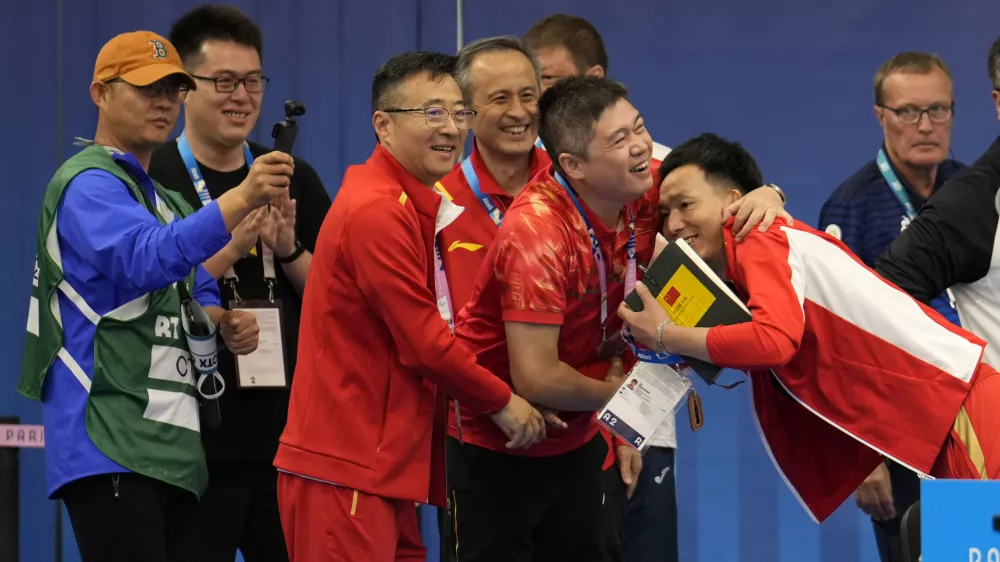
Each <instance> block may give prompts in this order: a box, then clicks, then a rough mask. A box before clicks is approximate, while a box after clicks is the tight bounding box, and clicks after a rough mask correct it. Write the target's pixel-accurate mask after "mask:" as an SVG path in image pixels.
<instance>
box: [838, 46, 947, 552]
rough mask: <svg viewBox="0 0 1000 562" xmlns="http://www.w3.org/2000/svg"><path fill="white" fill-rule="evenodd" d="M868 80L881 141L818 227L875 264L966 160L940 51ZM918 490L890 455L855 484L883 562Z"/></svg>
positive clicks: (890, 65)
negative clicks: (955, 142)
mask: <svg viewBox="0 0 1000 562" xmlns="http://www.w3.org/2000/svg"><path fill="white" fill-rule="evenodd" d="M874 86H875V117H876V118H877V119H878V122H879V124H880V125H881V126H882V130H883V132H884V140H883V143H882V147H881V148H880V149H879V150H878V151H877V152H876V153H875V154H874V156H875V157H874V158H873V159H872V160H870V161H869V162H868V163H867V164H865V165H864V166H863V167H862V168H861V169H860V170H858V171H857V172H856V173H855V174H854V175H852V176H851V177H850V178H848V179H847V180H845V181H844V183H843V184H841V185H840V187H838V188H837V190H836V191H835V192H834V193H833V194H832V195H831V196H830V199H829V200H828V201H827V202H826V204H825V205H824V206H823V209H822V211H821V212H820V220H819V229H821V230H826V232H827V233H828V234H831V235H833V236H836V237H837V238H839V239H841V241H843V242H844V243H845V244H846V245H847V246H848V247H849V248H850V249H851V250H852V251H853V252H854V253H855V254H857V256H858V257H859V258H861V260H862V261H863V262H864V263H865V264H866V265H868V266H869V267H873V268H874V267H875V262H876V259H877V258H878V256H879V255H880V254H881V253H882V252H884V251H885V249H886V248H888V247H889V245H890V244H891V243H892V241H893V240H894V239H895V238H896V237H897V236H899V235H900V233H901V232H902V231H903V230H904V229H906V228H907V226H908V225H909V223H910V221H911V220H913V219H914V217H916V215H917V212H918V211H920V209H921V207H923V205H924V203H925V202H926V201H927V199H928V198H929V197H930V196H931V195H932V194H933V193H934V192H936V191H937V189H938V188H940V187H941V186H942V185H943V184H944V183H945V182H946V181H948V180H949V179H951V178H952V176H954V175H955V174H956V173H958V172H959V170H961V169H962V168H963V167H964V166H963V165H962V164H961V163H959V162H958V161H956V160H952V159H950V158H949V157H948V156H949V150H950V145H951V129H952V123H953V120H954V112H955V102H954V92H953V85H952V80H951V75H950V73H949V71H948V68H947V66H945V64H944V61H942V60H941V59H940V57H938V56H937V55H933V54H929V53H920V52H905V53H901V54H898V55H896V56H894V57H892V58H891V59H889V60H888V61H886V62H885V63H884V64H883V65H882V66H881V68H879V70H878V72H877V73H876V74H875V81H874ZM873 152H875V151H873ZM950 296H951V293H949V292H942V293H941V294H940V295H939V296H938V297H937V298H936V299H935V300H934V302H933V304H934V307H935V308H936V309H937V311H938V312H940V313H941V314H943V315H944V316H945V317H946V318H948V319H949V320H951V321H952V322H953V323H955V324H958V313H957V311H956V310H955V307H954V304H953V302H952V299H951V298H950ZM919 497H920V482H919V480H918V478H917V476H916V474H914V473H913V472H912V471H910V470H908V469H906V468H903V467H902V466H900V465H898V464H896V463H895V462H892V461H887V462H886V463H884V464H882V465H880V466H879V467H878V468H877V469H876V470H875V472H873V473H872V474H871V476H869V477H868V479H867V480H866V481H865V483H864V484H862V485H861V487H860V488H858V490H857V491H856V492H855V500H856V502H857V505H858V507H859V508H861V509H862V510H863V511H864V512H865V513H867V514H869V515H871V516H872V521H873V525H874V529H875V539H876V543H877V544H878V548H879V553H880V556H881V558H882V562H896V561H897V560H903V558H902V556H903V555H902V543H901V542H900V538H901V536H900V529H899V525H900V521H901V518H902V516H903V513H904V512H905V511H906V509H907V508H908V507H909V506H910V505H912V504H913V502H915V501H916V500H917V499H919Z"/></svg>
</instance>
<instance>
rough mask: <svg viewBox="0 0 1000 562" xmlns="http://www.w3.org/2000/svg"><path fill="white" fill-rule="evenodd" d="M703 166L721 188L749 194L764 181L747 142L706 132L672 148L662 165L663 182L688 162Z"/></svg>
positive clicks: (709, 179) (661, 181) (706, 176)
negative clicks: (746, 145) (748, 149)
mask: <svg viewBox="0 0 1000 562" xmlns="http://www.w3.org/2000/svg"><path fill="white" fill-rule="evenodd" d="M689 164H691V165H695V166H698V167H699V168H701V171H702V172H703V173H704V174H705V178H707V179H708V181H709V182H711V183H713V184H715V185H717V186H718V187H719V188H720V189H738V190H739V191H740V193H743V194H747V193H749V192H751V191H753V190H754V189H757V188H758V187H760V186H761V185H762V184H763V183H764V178H763V176H762V175H761V173H760V168H759V167H758V166H757V161H756V160H754V159H753V156H750V153H749V152H747V150H746V149H745V148H743V145H742V144H740V143H738V142H733V141H728V140H726V139H724V138H722V137H720V136H719V135H716V134H714V133H704V134H701V135H698V136H697V137H694V138H693V139H689V140H686V141H684V142H683V143H681V144H680V145H679V146H677V147H676V148H674V149H673V150H671V151H670V154H667V157H666V158H665V159H664V160H663V163H662V164H661V165H660V181H659V182H657V185H659V184H661V183H663V180H664V179H666V177H667V176H668V175H669V174H670V172H673V171H674V170H676V169H677V168H680V167H682V166H687V165H689Z"/></svg>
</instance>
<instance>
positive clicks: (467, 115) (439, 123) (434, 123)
mask: <svg viewBox="0 0 1000 562" xmlns="http://www.w3.org/2000/svg"><path fill="white" fill-rule="evenodd" d="M382 111H384V112H386V113H423V114H424V121H425V122H426V123H427V125H428V126H430V127H434V128H435V129H436V128H438V127H443V126H444V125H445V123H447V122H448V119H449V118H453V119H454V120H455V126H456V127H458V128H459V129H469V128H471V127H472V121H473V120H474V119H475V118H476V115H478V112H476V110H474V109H458V110H455V111H449V110H447V109H445V108H443V107H412V108H390V109H383V110H382Z"/></svg>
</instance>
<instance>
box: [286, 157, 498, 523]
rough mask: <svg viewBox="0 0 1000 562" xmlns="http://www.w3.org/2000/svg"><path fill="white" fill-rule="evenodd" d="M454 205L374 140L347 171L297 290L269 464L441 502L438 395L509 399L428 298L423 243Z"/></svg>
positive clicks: (478, 402) (428, 255) (430, 266)
mask: <svg viewBox="0 0 1000 562" xmlns="http://www.w3.org/2000/svg"><path fill="white" fill-rule="evenodd" d="M454 211H456V208H455V207H454V206H452V205H451V204H450V203H448V202H446V201H444V200H443V199H442V197H441V196H440V195H438V194H437V193H435V192H434V190H433V189H432V188H430V187H428V186H426V185H423V184H421V183H420V182H418V181H417V180H416V179H415V178H414V177H413V176H411V175H410V174H409V173H408V172H407V171H406V170H405V169H404V168H403V167H402V166H401V165H400V164H399V163H398V162H397V161H396V160H395V159H394V158H393V157H392V155H390V154H389V152H388V151H386V150H385V149H384V148H383V147H382V146H381V145H380V146H378V147H377V148H376V149H375V152H374V153H373V154H372V156H371V157H370V158H369V159H368V161H367V162H366V163H365V164H363V165H360V166H352V167H350V168H349V169H348V170H347V173H346V175H345V177H344V181H343V184H342V185H341V188H340V191H339V192H338V194H337V197H336V200H335V201H334V203H333V206H332V207H331V208H330V211H329V213H328V214H327V216H326V219H325V220H324V222H323V226H322V228H321V229H320V233H319V238H318V241H317V244H316V253H315V255H314V256H313V261H312V265H311V267H310V270H309V278H308V282H307V283H306V289H305V294H304V295H303V303H302V323H301V329H300V336H299V350H298V363H297V365H296V370H295V378H294V379H293V380H294V382H293V384H292V390H291V400H290V403H289V407H288V422H287V424H286V426H285V431H284V433H283V434H282V436H281V442H280V444H279V447H278V454H277V456H276V457H275V460H274V465H275V466H276V467H277V468H278V469H279V470H283V471H286V472H290V473H293V474H297V475H300V476H305V477H308V478H313V479H316V480H321V481H324V482H329V483H332V484H338V485H341V486H345V487H349V488H353V489H356V490H359V491H362V492H364V493H367V494H372V495H377V496H381V497H385V498H394V499H403V500H412V501H415V502H421V503H431V504H434V505H439V506H442V505H444V500H445V488H444V476H445V471H444V468H445V464H444V443H445V435H446V431H447V413H446V411H445V410H446V404H445V400H444V397H443V393H442V391H443V392H447V393H448V395H450V396H455V397H456V398H458V399H459V400H461V401H462V404H463V405H464V406H467V407H472V408H476V409H477V410H479V411H481V412H483V413H484V414H492V413H495V412H497V411H499V410H501V409H503V408H504V407H505V406H506V405H507V402H508V401H509V400H510V394H511V392H510V387H509V386H508V385H507V384H506V383H504V382H503V381H501V380H500V379H498V378H497V377H495V376H493V375H492V374H490V372H489V371H487V370H485V369H483V368H482V367H479V366H478V365H477V364H476V359H475V356H474V355H473V354H472V353H471V352H469V351H468V350H467V349H466V348H465V347H464V345H462V344H461V343H459V342H458V341H457V340H456V339H455V337H454V336H453V335H452V333H451V330H450V329H449V327H448V324H447V323H446V322H445V321H444V320H443V319H442V318H441V315H440V312H439V311H438V308H437V305H436V304H435V302H436V299H435V291H434V253H433V252H434V238H435V236H436V233H437V231H438V230H440V228H442V227H443V226H444V225H445V224H447V222H448V221H449V220H454V217H455V216H456V215H455V213H454Z"/></svg>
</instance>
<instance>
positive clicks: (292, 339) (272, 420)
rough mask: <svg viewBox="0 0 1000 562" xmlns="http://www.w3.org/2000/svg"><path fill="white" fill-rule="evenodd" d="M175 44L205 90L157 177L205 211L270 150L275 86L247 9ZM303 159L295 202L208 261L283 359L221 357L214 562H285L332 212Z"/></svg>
mask: <svg viewBox="0 0 1000 562" xmlns="http://www.w3.org/2000/svg"><path fill="white" fill-rule="evenodd" d="M170 40H171V41H172V42H173V43H174V45H175V46H176V47H177V50H178V53H179V55H180V57H181V59H182V60H183V62H184V66H185V68H186V70H187V71H188V73H189V74H190V75H191V77H192V78H194V81H195V83H196V84H197V85H198V89H197V90H196V91H194V92H191V94H189V95H188V96H187V99H186V100H185V119H184V132H183V133H182V134H181V136H180V137H179V138H177V139H176V142H171V143H167V144H166V145H165V146H163V147H162V148H160V149H159V150H157V151H156V152H155V153H154V155H153V160H152V164H151V165H150V173H151V174H152V175H153V177H155V178H157V179H158V180H159V181H160V182H161V183H163V184H164V185H166V186H169V188H171V189H173V190H175V191H177V192H178V193H180V194H181V195H183V196H184V198H185V199H186V200H187V202H188V203H189V204H190V205H192V206H193V207H194V208H200V207H202V206H203V205H205V204H207V203H209V202H210V201H212V200H214V199H217V198H219V197H220V196H222V195H223V194H225V193H226V192H227V191H229V190H230V189H233V188H234V187H235V186H237V185H239V184H240V183H241V182H242V181H243V180H244V179H245V178H246V176H247V173H248V170H249V168H250V165H251V163H252V162H253V161H254V159H257V158H260V157H261V156H262V155H264V154H267V153H268V152H270V148H268V147H266V146H263V145H261V144H258V143H254V142H249V141H248V140H247V139H248V136H249V135H250V134H251V132H252V130H253V128H254V125H255V124H256V123H257V118H258V116H259V115H260V107H261V104H262V103H263V100H264V93H265V90H266V88H267V85H268V78H267V76H266V75H265V74H264V72H263V68H262V64H261V52H262V49H263V38H262V35H261V32H260V29H259V28H258V27H257V25H255V24H254V23H253V21H251V20H250V19H249V18H248V17H247V16H246V15H244V14H243V13H241V12H240V11H239V10H238V9H236V8H234V7H231V6H202V7H198V8H195V9H194V10H192V11H190V12H188V13H187V14H185V15H184V16H182V17H181V18H180V19H179V20H178V21H177V22H176V23H175V24H174V25H173V27H172V29H171V31H170ZM294 163H295V174H294V175H293V176H292V178H291V184H290V186H289V189H288V191H287V194H286V196H284V197H281V198H278V199H276V200H275V201H274V203H273V204H272V205H271V209H270V212H268V210H267V209H261V210H260V211H258V212H257V213H256V214H255V215H252V216H250V217H248V218H247V219H246V220H244V221H243V223H242V224H241V225H240V226H239V227H238V228H237V229H236V230H235V231H234V232H233V237H232V241H231V242H230V243H229V244H228V245H227V246H226V248H225V249H223V251H221V252H219V253H217V254H216V255H215V256H213V257H212V258H211V259H209V260H208V261H206V262H205V264H204V265H205V268H206V269H207V270H208V272H209V273H210V274H211V275H212V276H213V277H214V278H215V279H216V280H217V281H218V288H219V291H220V293H221V295H222V303H223V305H224V306H225V307H226V308H227V309H230V310H233V314H234V318H235V319H234V325H233V326H226V327H225V328H226V329H228V330H232V331H234V332H236V333H244V332H246V331H247V327H246V326H245V325H244V323H245V322H246V320H247V319H248V318H249V315H248V314H245V313H243V312H241V311H240V310H246V309H251V310H255V311H257V314H258V316H260V315H261V314H266V315H268V316H269V317H270V318H271V319H272V321H271V322H269V323H267V325H270V326H271V327H273V328H277V327H280V337H278V336H277V333H278V332H276V331H274V330H272V331H270V332H271V334H272V335H271V336H268V334H267V333H266V332H265V333H262V335H261V337H262V340H268V339H270V340H273V341H275V342H278V343H279V344H280V348H279V349H280V351H281V353H282V354H283V356H284V357H283V361H282V360H281V358H280V357H279V359H278V360H277V362H276V364H275V365H271V366H269V367H268V368H267V369H260V372H259V373H256V372H254V371H249V370H248V369H247V366H248V365H250V364H254V363H256V364H258V365H260V364H261V362H262V361H263V358H262V357H259V356H258V355H250V356H248V357H245V358H240V360H239V361H238V362H237V360H236V358H235V356H234V354H233V353H232V352H235V351H238V349H230V350H226V349H223V350H220V352H219V362H218V369H219V373H220V374H221V375H222V377H223V379H224V380H225V383H226V386H225V390H224V392H223V394H222V396H221V397H220V398H219V405H220V408H221V410H222V412H223V415H222V418H223V422H222V424H221V426H219V427H205V428H202V436H203V441H204V444H205V451H206V455H207V457H208V468H209V474H210V479H209V487H208V490H207V491H206V493H205V496H204V498H202V501H201V502H200V504H199V506H198V530H199V536H198V543H199V546H200V548H201V551H202V559H203V560H204V561H206V562H212V561H216V560H219V561H223V560H224V561H226V562H232V560H233V559H234V558H235V557H236V551H237V548H238V549H239V550H240V551H241V552H242V554H243V556H244V558H245V559H246V560H247V562H259V561H266V562H277V561H281V560H285V559H287V551H286V548H285V542H284V537H283V536H282V532H281V522H280V520H279V518H278V499H277V492H276V489H277V473H276V472H275V470H274V467H273V466H272V465H271V461H272V460H273V459H274V455H275V452H276V451H277V447H278V437H279V436H280V434H281V430H282V428H283V427H284V425H285V418H286V416H287V412H288V396H289V386H290V384H291V376H292V373H293V371H294V369H295V360H296V352H297V350H298V330H299V315H300V311H301V308H302V299H301V294H302V288H303V287H304V285H305V281H306V276H307V274H308V272H309V267H310V263H311V261H312V251H313V250H314V249H315V244H316V237H317V236H318V234H319V228H320V224H322V221H323V217H324V216H325V215H326V211H327V209H329V207H330V198H329V196H328V195H327V192H326V189H325V188H324V187H323V184H322V182H321V181H320V179H319V177H318V176H317V174H316V172H315V170H313V168H312V167H311V166H310V165H309V164H308V163H306V162H305V161H303V160H302V159H301V158H294ZM258 307H261V308H258ZM265 327H266V325H265V324H262V325H261V329H265ZM279 340H280V341H279ZM261 374H263V375H264V376H260V375H261Z"/></svg>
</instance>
